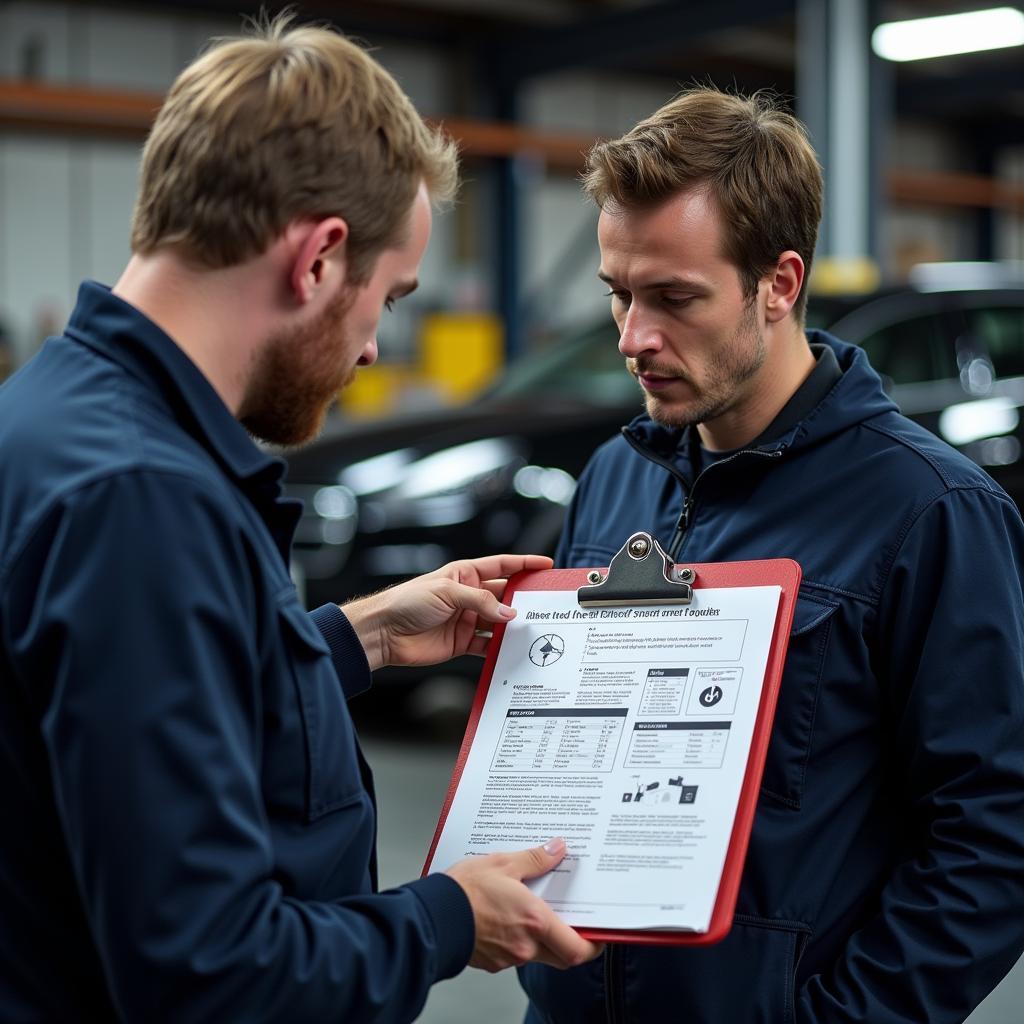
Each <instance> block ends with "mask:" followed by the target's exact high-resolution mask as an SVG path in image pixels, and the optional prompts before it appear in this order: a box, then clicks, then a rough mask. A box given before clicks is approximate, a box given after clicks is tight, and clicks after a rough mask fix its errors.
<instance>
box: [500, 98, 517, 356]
mask: <svg viewBox="0 0 1024 1024" xmlns="http://www.w3.org/2000/svg"><path fill="white" fill-rule="evenodd" d="M517 92H518V90H517V88H516V86H515V85H501V86H499V87H498V90H497V95H496V97H495V99H496V113H497V115H498V117H499V119H500V120H502V121H509V122H514V121H516V120H518V115H519V103H518V96H517ZM520 177H521V174H520V169H519V160H518V158H517V157H515V156H511V157H505V158H503V159H501V160H499V161H498V167H497V193H498V194H497V228H498V230H497V237H496V242H497V246H498V251H497V254H496V256H497V259H496V266H497V285H498V288H497V299H498V312H499V314H500V315H501V318H502V321H503V322H504V325H505V359H506V361H508V360H511V359H513V358H515V356H516V355H517V354H518V353H519V352H520V351H521V349H522V345H523V324H522V309H521V301H520V300H521V292H522V281H521V278H522V265H521V259H522V257H521V253H522V202H521V200H520V180H519V179H520Z"/></svg>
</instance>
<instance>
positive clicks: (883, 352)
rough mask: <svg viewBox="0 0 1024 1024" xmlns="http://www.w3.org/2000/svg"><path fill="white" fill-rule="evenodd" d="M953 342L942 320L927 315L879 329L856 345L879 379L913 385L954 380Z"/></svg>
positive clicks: (933, 315) (940, 317) (939, 317)
mask: <svg viewBox="0 0 1024 1024" xmlns="http://www.w3.org/2000/svg"><path fill="white" fill-rule="evenodd" d="M851 340H853V339H851ZM953 341H954V339H953V338H951V337H949V330H948V326H947V324H946V322H945V320H944V317H943V316H942V315H940V314H936V313H928V314H925V315H923V316H916V317H909V318H907V319H905V320H901V321H900V322H899V323H894V324H889V325H887V326H885V327H882V328H879V329H877V330H875V331H874V332H872V333H871V334H869V335H868V336H867V337H865V338H862V339H860V340H859V344H860V345H861V347H862V348H863V349H864V350H865V351H866V352H867V354H868V359H869V360H870V362H871V365H872V366H873V367H874V368H875V369H876V370H877V371H878V373H880V374H881V375H882V377H888V378H889V379H890V380H891V381H892V382H893V383H894V384H916V383H920V382H922V381H928V380H939V379H943V378H949V377H956V375H957V369H956V356H955V350H954V346H953Z"/></svg>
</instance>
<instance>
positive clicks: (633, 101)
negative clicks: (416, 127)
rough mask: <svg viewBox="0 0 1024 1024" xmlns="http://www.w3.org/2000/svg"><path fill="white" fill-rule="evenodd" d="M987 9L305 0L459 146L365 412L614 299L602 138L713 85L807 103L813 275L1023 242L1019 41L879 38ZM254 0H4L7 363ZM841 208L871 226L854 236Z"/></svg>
mask: <svg viewBox="0 0 1024 1024" xmlns="http://www.w3.org/2000/svg"><path fill="white" fill-rule="evenodd" d="M266 6H267V7H268V8H269V9H271V10H274V9H276V8H277V7H279V6H280V5H275V4H273V3H270V4H267V5H266ZM972 6H974V7H977V6H980V5H979V4H977V3H974V4H973V5H972V4H971V3H970V2H966V3H965V2H954V0H948V2H947V0H914V2H911V0H903V2H897V0H884V2H883V0H843V3H839V2H838V0H773V2H766V0H761V2H759V3H753V2H750V0H720V2H717V3H704V2H697V3H665V2H654V0H592V2H583V0H532V2H521V0H377V2H366V0H355V2H350V3H345V2H337V3H326V2H307V3H300V4H299V5H298V6H297V10H298V12H299V14H300V16H301V17H304V18H310V19H319V20H330V21H333V22H334V23H336V24H337V25H339V26H340V27H341V28H343V29H345V30H346V31H349V32H351V33H352V34H354V35H356V36H358V37H359V38H361V39H363V40H365V41H366V42H367V43H369V44H370V45H372V46H373V47H374V50H375V53H376V55H377V56H378V57H379V59H380V60H381V61H382V62H383V63H384V64H385V65H387V66H388V67H389V68H390V69H391V70H392V71H393V72H394V73H395V75H396V76H397V77H398V78H399V80H400V81H401V83H402V84H403V86H404V87H405V88H406V90H407V91H408V92H409V94H410V95H411V96H412V98H413V100H414V101H415V102H416V104H417V106H418V107H419V108H420V110H421V111H423V112H424V114H426V115H428V116H430V117H433V118H437V119H440V120H443V121H445V122H446V123H447V124H448V125H449V126H450V129H451V131H452V133H453V134H454V135H456V137H458V138H459V139H460V140H461V142H462V145H463V152H464V168H465V178H466V183H465V185H464V188H463V191H462V195H461V197H460V200H459V203H458V205H457V206H456V207H455V209H454V210H453V211H452V212H451V213H450V214H449V215H447V216H444V217H441V218H438V219H437V221H436V227H435V234H434V239H433V241H432V243H431V247H430V250H429V252H428V255H427V260H426V263H425V265H424V268H423V275H422V287H421V289H420V291H419V292H418V293H417V294H416V296H415V299H414V300H411V301H409V302H407V303H402V304H400V305H399V307H398V309H397V310H396V313H395V314H394V315H393V316H391V317H388V318H386V319H385V323H384V325H383V327H382V332H381V342H382V346H381V348H382V358H381V364H380V366H378V367H376V368H375V369H374V370H373V371H372V372H371V373H366V374H363V375H361V377H360V381H359V383H358V385H357V387H356V388H354V389H353V390H352V391H351V393H350V394H348V395H346V396H345V402H346V403H347V405H348V412H349V415H353V416H355V415H369V414H377V413H386V412H388V411H391V410H393V409H394V408H395V407H397V406H399V405H401V406H404V407H409V406H416V405H430V404H436V403H439V402H442V403H444V402H448V403H451V402H458V401H461V400H464V399H466V398H468V397H471V396H472V395H473V394H475V393H477V392H478V391H479V390H480V389H481V388H482V387H483V386H484V385H485V384H486V383H487V381H488V380H490V379H491V377H492V376H493V375H494V373H495V372H496V371H497V370H498V368H499V367H500V365H501V364H502V363H503V362H504V360H505V359H506V357H507V356H508V355H514V354H516V353H519V352H521V351H528V350H530V349H531V348H533V347H536V346H539V345H542V344H543V343H544V341H545V339H547V338H549V337H550V336H551V335H552V334H553V333H555V332H556V331H557V330H559V329H561V328H564V327H565V326H567V325H579V324H580V323H584V322H588V321H592V320H594V319H595V318H597V317H600V316H601V315H602V312H603V310H604V308H605V306H604V300H603V296H602V289H601V287H600V285H599V283H598V282H597V281H596V280H595V278H594V270H595V269H596V266H597V249H596V241H595V238H594V225H595V223H596V213H595V211H594V209H593V208H592V207H591V206H590V205H589V204H588V203H586V202H585V201H584V200H583V198H582V196H581V194H580V191H579V188H578V184H577V182H576V174H577V173H578V171H579V168H580V166H581V163H582V160H581V154H582V152H584V151H585V149H586V147H587V146H588V145H589V144H590V143H591V142H592V141H593V140H594V139H595V138H598V137H607V136H614V135H618V134H620V133H622V132H623V131H625V130H627V129H628V128H629V127H630V126H631V125H632V124H634V123H635V122H636V121H637V120H638V119H640V118H642V117H643V116H645V115H646V114H648V113H650V112H651V111H653V110H654V109H655V108H657V107H658V106H659V105H661V104H662V103H664V102H665V101H666V100H667V99H669V98H670V97H671V96H672V95H673V94H674V93H675V92H676V91H677V89H678V88H679V87H680V86H681V85H685V84H687V83H690V82H693V81H713V82H715V83H717V84H719V85H721V86H724V87H727V88H732V87H736V88H740V89H744V90H748V91H749V90H752V89H756V88H762V87H767V88H773V89H776V90H777V91H779V92H780V93H781V94H782V95H783V96H784V97H787V98H788V100H789V102H791V104H792V105H793V106H794V107H795V109H796V110H797V111H798V113H800V114H801V116H803V117H805V119H807V121H808V123H809V124H810V126H811V130H812V134H813V135H814V140H815V143H816V146H817V148H818V150H819V153H820V154H821V156H822V160H823V163H824V164H825V169H826V175H827V180H828V192H827V199H828V203H829V215H828V216H827V218H826V225H825V231H824V235H823V239H822V245H821V246H819V253H818V260H817V263H818V269H817V276H816V281H815V285H816V287H817V288H818V290H828V291H836V290H839V291H857V290H863V289H870V288H873V287H875V286H877V285H878V284H879V283H889V282H898V281H900V280H902V279H904V278H905V277H906V274H907V271H908V269H909V267H910V266H912V265H913V264H914V263H917V262H920V261H922V260H928V261H931V260H974V259H981V260H990V259H1018V260H1019V259H1022V258H1024V200H1022V195H1024V81H1022V79H1024V74H1022V73H1021V70H1020V68H1021V61H1020V53H1021V51H1020V49H1019V48H1018V49H1015V50H998V51H989V52H987V53H981V54H970V55H966V56H960V57H952V58H943V59H938V60H931V61H918V62H915V63H914V64H895V63H892V62H889V61H883V60H880V59H879V58H878V57H876V56H874V55H873V54H872V53H871V49H870V45H869V38H870V32H871V30H872V28H873V27H874V26H875V25H876V24H877V23H878V22H879V21H881V20H886V19H888V20H891V19H893V18H899V17H910V16H923V15H928V14H940V13H947V12H950V11H957V10H964V9H969V8H970V7H972ZM257 7H258V5H257V4H247V3H243V2H230V0H229V2H216V0H214V2H206V3H203V2H198V0H195V2H193V0H185V2H177V3H174V2H157V3H131V2H122V3H87V2H70V0H65V2H56V0H53V2H51V0H38V2H28V0H9V2H0V323H2V325H3V330H4V332H5V335H6V338H7V346H8V350H9V351H8V356H7V358H8V360H9V361H10V362H13V363H19V362H21V361H23V360H24V359H25V358H27V357H28V356H29V355H30V354H31V353H32V352H33V351H34V350H35V348H36V347H37V346H38V344H39V342H40V340H41V339H42V338H43V337H45V336H46V335H47V334H49V333H51V332H52V331H53V330H55V329H56V328H57V327H59V326H60V325H61V324H62V323H63V321H64V318H65V317H66V315H67V313H68V311H69V309H70V306H71V304H72V303H73V299H74V295H75V291H76V288H77V283H78V281H79V280H80V279H81V278H83V277H95V278H98V279H99V280H101V281H105V282H108V283H109V282H111V281H112V280H113V279H114V278H115V277H116V276H117V274H118V273H119V270H120V268H121V267H122V265H123V263H124V261H125V260H126V258H127V256H128V247H127V238H128V220H129V215H130V211H131V205H132V200H133V196H134V191H135V177H136V169H137V157H138V152H139V148H140V145H141V142H142V140H143V138H144V134H145V130H146V126H147V124H148V123H149V120H150V118H151V116H152V112H153V110H154V109H155V108H156V107H157V106H158V104H159V101H160V96H161V95H162V93H163V92H164V90H165V89H166V88H167V86H168V85H169V83H170V82H171V81H172V80H173V78H174V76H175V75H176V74H177V72H178V71H179V70H180V69H181V67H182V66H183V65H184V64H185V63H187V62H188V61H189V60H190V59H191V58H192V57H193V56H194V55H195V54H196V53H197V52H198V51H199V50H200V48H201V47H202V46H203V44H204V42H205V41H206V40H207V39H208V38H210V37H211V36H216V35H222V34H230V33H235V32H237V31H238V29H239V27H240V23H241V17H240V15H241V14H244V13H250V14H252V13H255V12H256V10H257ZM851 12H852V15H851ZM843 204H845V207H846V212H845V213H844V211H843V210H841V209H840V208H839V207H840V206H841V205H843ZM843 216H846V218H847V224H850V223H852V224H853V228H852V230H850V229H847V230H846V235H847V236H848V237H845V238H843V237H840V236H841V235H842V234H843V228H842V224H841V223H840V218H841V217H843ZM851 216H852V218H853V219H852V221H851V220H850V217H851Z"/></svg>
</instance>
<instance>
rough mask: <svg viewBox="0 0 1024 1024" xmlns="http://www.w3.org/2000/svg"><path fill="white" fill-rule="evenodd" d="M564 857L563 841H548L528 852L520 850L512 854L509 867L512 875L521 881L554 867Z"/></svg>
mask: <svg viewBox="0 0 1024 1024" xmlns="http://www.w3.org/2000/svg"><path fill="white" fill-rule="evenodd" d="M564 856H565V840H564V839H549V840H548V841H547V842H546V843H545V844H544V845H543V846H534V847H531V848H530V849H529V850H520V851H519V852H518V853H514V854H512V857H511V861H512V863H511V864H510V867H511V868H512V873H513V874H514V875H515V876H516V877H517V878H519V880H520V881H522V880H523V879H524V878H536V877H537V876H538V875H543V874H545V873H546V872H548V871H550V870H551V869H552V868H553V867H556V866H557V865H558V864H559V863H560V862H561V860H562V858H563V857H564Z"/></svg>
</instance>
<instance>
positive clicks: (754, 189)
mask: <svg viewBox="0 0 1024 1024" xmlns="http://www.w3.org/2000/svg"><path fill="white" fill-rule="evenodd" d="M583 187H584V189H585V190H586V191H587V194H588V195H590V197H591V198H592V199H593V200H594V201H595V202H596V203H597V204H598V206H601V207H604V206H606V205H607V204H612V205H613V206H614V205H617V206H620V207H623V208H626V209H629V208H630V207H633V208H638V207H644V206H653V205H657V204H659V203H661V202H663V201H665V200H667V199H669V198H671V197H672V196H674V195H677V194H678V193H680V192H685V191H690V190H692V189H699V188H705V189H707V190H708V193H709V195H710V196H711V197H712V198H713V199H714V201H715V203H716V204H717V208H718V210H719V212H720V214H721V216H722V229H723V239H724V247H725V253H724V255H725V256H726V258H727V259H729V260H730V262H731V263H733V265H734V266H735V267H736V268H737V270H738V271H739V273H740V279H741V281H742V282H743V286H744V291H745V293H746V295H747V296H748V297H750V298H752V297H753V295H755V294H756V292H757V285H758V282H759V281H760V280H761V279H762V278H763V277H764V275H765V274H767V273H768V272H769V271H770V270H771V269H772V267H773V266H774V265H775V263H776V261H777V260H778V257H779V255H780V254H781V253H782V252H784V251H786V250H787V249H792V250H794V251H795V252H797V253H799V254H800V256H801V257H802V258H803V261H804V266H805V268H806V273H805V276H804V283H803V286H802V288H801V290H800V295H799V297H798V299H797V302H796V305H795V307H794V313H795V316H796V319H797V321H798V322H800V323H802V322H803V319H804V315H805V312H806V308H807V281H808V278H809V277H810V270H811V260H812V258H813V256H814V246H815V243H816V242H817V238H818V225H819V223H820V222H821V210H822V193H823V183H822V176H821V167H820V165H819V163H818V159H817V157H816V156H815V154H814V150H813V149H812V148H811V144H810V142H809V140H808V138H807V133H806V131H805V129H804V127H803V125H802V124H801V123H800V122H799V121H798V120H797V119H796V118H795V117H793V115H792V114H790V113H788V112H787V111H785V110H782V109H780V108H779V106H778V104H777V101H776V100H775V99H774V97H772V96H771V95H770V94H768V93H764V92H759V93H755V94H754V95H753V96H750V97H744V96H734V95H730V94H728V93H724V92H720V91H719V90H718V89H715V88H712V87H706V86H700V87H696V88H693V89H689V90H687V91H686V92H683V93H681V94H680V95H679V96H677V97H676V98H675V99H673V100H671V101H670V102H669V103H667V104H666V105H665V106H663V107H662V108H661V109H660V110H658V111H656V112H655V113H654V114H652V115H651V116H650V117H649V118H647V119H646V120H644V121H641V122H640V123H639V124H638V125H637V126H636V127H635V128H633V129H632V130H631V131H629V132H627V133H626V134H625V135H623V136H622V138H620V139H614V140H612V141H609V142H600V143H598V144H597V145H596V146H594V148H593V149H592V150H591V151H590V153H589V154H588V157H587V169H586V172H585V174H584V177H583Z"/></svg>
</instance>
